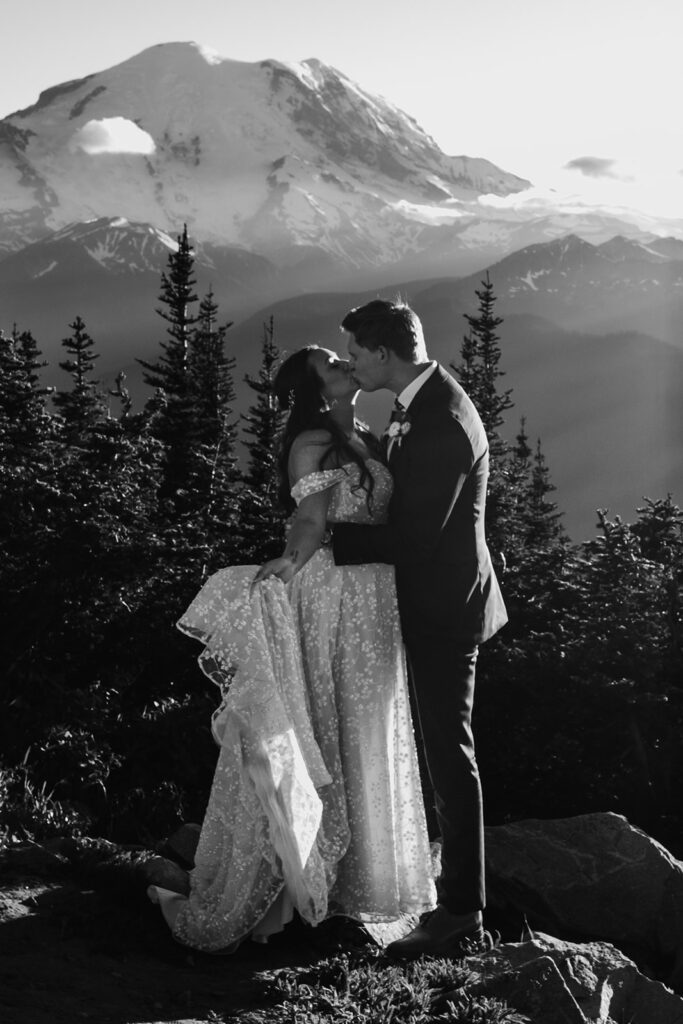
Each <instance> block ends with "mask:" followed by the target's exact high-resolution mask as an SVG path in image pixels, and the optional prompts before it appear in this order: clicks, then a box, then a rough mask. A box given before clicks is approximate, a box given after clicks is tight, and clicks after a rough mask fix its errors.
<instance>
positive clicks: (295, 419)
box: [273, 345, 378, 512]
mask: <svg viewBox="0 0 683 1024" xmlns="http://www.w3.org/2000/svg"><path fill="white" fill-rule="evenodd" d="M319 347H320V346H319V345H306V346H305V347H304V348H300V349H299V350H298V351H297V352H294V353H292V355H291V356H288V357H287V359H285V361H284V362H283V363H282V364H281V366H280V368H279V369H278V371H277V373H276V374H275V379H274V380H273V392H274V394H275V397H276V398H277V401H278V404H279V406H280V408H281V409H283V410H285V411H286V412H287V413H288V416H287V419H286V420H285V424H284V427H283V429H282V433H281V435H280V447H279V451H278V455H277V467H278V472H279V487H278V499H279V501H280V504H281V505H282V506H283V507H284V509H285V510H286V511H287V512H291V511H293V510H294V509H295V508H296V502H295V501H294V499H293V498H292V496H291V494H290V484H289V472H288V464H289V453H290V451H291V450H292V445H293V444H294V441H295V440H296V438H297V437H298V436H299V434H301V433H302V432H303V431H304V430H326V431H327V432H328V433H329V434H330V436H331V442H330V444H329V445H328V446H327V448H325V450H324V451H323V453H322V455H321V456H320V463H319V469H337V468H338V467H340V466H343V465H345V464H347V463H349V462H353V463H355V464H356V465H357V466H358V467H359V469H360V479H359V481H358V485H357V488H354V490H357V489H362V490H364V491H365V494H366V501H367V504H368V509H371V508H372V492H373V488H374V483H375V482H374V479H373V476H372V473H371V472H370V470H369V469H368V467H367V465H366V463H365V462H364V460H363V458H362V457H361V456H360V455H359V454H358V452H357V451H356V450H355V449H354V448H353V447H352V446H351V445H350V444H349V441H348V438H347V437H346V435H345V434H344V432H343V430H341V429H340V428H339V427H338V426H337V424H336V423H335V421H334V419H333V418H332V417H331V416H330V415H329V410H328V407H327V402H326V400H325V397H324V396H323V393H322V391H323V382H322V380H321V379H320V377H319V376H318V373H317V371H316V369H315V366H314V364H313V362H312V361H311V359H310V355H311V353H312V352H315V351H317V350H318V349H319ZM356 430H357V432H358V433H359V434H360V435H361V437H362V438H363V440H364V441H365V443H366V444H367V446H368V448H369V449H370V450H371V451H372V452H373V453H377V454H378V445H377V440H376V438H375V437H374V435H373V434H372V433H371V432H370V430H369V429H368V427H366V425H365V424H364V423H358V421H356Z"/></svg>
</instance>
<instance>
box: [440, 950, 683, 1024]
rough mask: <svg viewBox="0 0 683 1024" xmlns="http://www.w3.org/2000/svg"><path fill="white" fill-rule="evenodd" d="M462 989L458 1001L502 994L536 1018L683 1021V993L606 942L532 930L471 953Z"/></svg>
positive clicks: (555, 1023) (581, 1023) (567, 1023)
mask: <svg viewBox="0 0 683 1024" xmlns="http://www.w3.org/2000/svg"><path fill="white" fill-rule="evenodd" d="M467 967H468V971H469V974H468V978H467V982H466V987H465V988H464V989H456V990H455V991H454V992H449V993H446V994H445V995H444V996H441V997H440V999H439V1005H438V1006H437V1007H435V1008H436V1009H438V1008H440V1007H441V1005H442V1004H445V1003H446V1002H447V1001H450V1002H453V1003H454V1004H455V1006H456V1007H462V1008H464V1006H465V1005H466V1004H467V1002H468V1001H469V1000H471V998H472V997H473V996H476V995H486V996H489V997H492V996H495V997H497V998H499V999H504V1000H505V1001H506V1002H507V1003H508V1005H509V1006H511V1007H513V1008H514V1009H515V1010H517V1011H519V1012H520V1013H523V1014H528V1015H529V1017H530V1018H531V1020H533V1021H534V1024H621V1022H623V1021H643V1022H647V1024H682V1022H683V999H681V998H680V997H679V996H677V995H675V994H674V993H673V992H672V991H671V990H670V989H668V988H666V987H665V986H664V985H662V984H660V983H659V982H657V981H652V980H651V979H650V978H646V977H645V975H643V974H641V973H640V972H639V971H638V969H637V967H636V965H635V964H634V963H633V962H632V961H631V960H629V959H628V957H626V956H624V954H623V953H621V952H619V950H617V949H615V948H614V947H613V946H611V945H609V944H608V943H602V942H589V943H582V944H579V943H572V942H564V941H562V940H561V939H556V938H553V937H552V936H550V935H544V934H542V933H540V932H537V933H535V934H534V938H533V939H532V940H530V941H529V942H513V943H506V944H505V945H502V946H499V947H498V948H496V949H494V950H492V951H491V952H490V953H488V954H486V956H479V957H470V958H468V960H467Z"/></svg>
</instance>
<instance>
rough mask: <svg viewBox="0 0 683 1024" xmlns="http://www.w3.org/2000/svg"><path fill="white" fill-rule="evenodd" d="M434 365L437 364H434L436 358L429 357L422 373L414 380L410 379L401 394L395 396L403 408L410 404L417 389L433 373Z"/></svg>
mask: <svg viewBox="0 0 683 1024" xmlns="http://www.w3.org/2000/svg"><path fill="white" fill-rule="evenodd" d="M436 365H437V364H436V360H435V359H431V360H430V362H429V366H428V367H427V369H426V370H423V371H422V373H421V374H420V376H419V377H416V378H415V380H411V382H410V384H409V385H408V387H406V388H404V389H403V391H402V392H401V394H400V395H398V396H397V399H396V401H397V402H400V403H401V405H402V406H403V408H404V409H407V408H408V406H409V405H410V403H411V402H412V400H413V399H414V398H415V395H416V394H417V393H418V391H419V390H420V388H421V387H422V385H423V384H424V383H425V381H426V380H428V378H429V377H431V375H432V374H433V373H434V370H435V369H436Z"/></svg>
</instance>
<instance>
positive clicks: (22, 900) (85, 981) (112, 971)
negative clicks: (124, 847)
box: [0, 869, 328, 1024]
mask: <svg viewBox="0 0 683 1024" xmlns="http://www.w3.org/2000/svg"><path fill="white" fill-rule="evenodd" d="M50 874H52V872H50ZM41 875H42V877H41ZM111 881H112V880H111V879H110V880H109V884H107V885H104V886H103V885H101V884H98V882H97V880H88V879H85V880H83V879H82V878H73V877H69V875H68V874H66V873H65V874H64V875H63V876H62V877H59V878H55V877H51V878H48V877H45V872H44V871H41V872H40V874H32V875H28V876H27V874H26V870H25V869H23V870H21V871H19V870H14V869H10V870H5V871H4V872H3V877H2V879H1V880H0V1021H2V1024H74V1022H77V1021H88V1020H91V1021H96V1022H97V1024H143V1022H144V1024H150V1022H154V1024H161V1022H164V1024H166V1022H170V1021H173V1022H180V1021H182V1022H183V1024H198V1022H202V1024H209V1022H216V1024H218V1022H219V1021H223V1020H225V1019H229V1017H230V1016H232V1015H233V1014H234V1013H236V1012H238V1011H241V1010H244V1009H246V1008H249V1007H256V1006H262V1005H263V1001H264V996H265V994H266V989H267V986H268V981H269V979H272V977H273V976H274V972H276V971H277V969H279V968H282V967H287V966H295V965H302V964H311V963H314V962H315V961H316V960H320V959H321V957H324V956H326V955H328V953H327V952H326V951H323V950H321V949H316V948H314V947H312V946H311V945H309V944H308V943H307V941H306V940H305V939H304V938H303V937H302V936H301V935H296V936H295V935H289V936H288V937H287V939H286V941H285V939H284V936H280V937H278V938H277V939H275V940H273V941H272V943H271V944H270V945H268V946H257V945H255V944H254V943H247V944H245V945H244V947H242V949H240V950H239V951H238V952H237V953H236V954H235V955H233V956H231V957H216V956H209V955H202V954H198V953H194V952H191V951H189V950H187V949H185V948H183V947H181V946H179V945H178V944H177V943H175V942H174V941H173V939H172V938H171V936H170V933H169V932H168V929H167V928H166V926H165V925H164V923H163V921H162V918H161V914H160V913H159V910H158V908H156V907H154V906H152V905H151V904H150V903H149V902H148V901H147V898H146V896H145V893H144V888H143V887H142V885H134V886H133V887H131V888H130V889H127V888H126V887H124V885H114V884H111Z"/></svg>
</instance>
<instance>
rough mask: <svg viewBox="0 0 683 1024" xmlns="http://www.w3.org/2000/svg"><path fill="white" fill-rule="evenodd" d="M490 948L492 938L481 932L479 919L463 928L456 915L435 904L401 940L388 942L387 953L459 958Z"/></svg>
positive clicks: (397, 957)
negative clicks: (434, 907)
mask: <svg viewBox="0 0 683 1024" xmlns="http://www.w3.org/2000/svg"><path fill="white" fill-rule="evenodd" d="M492 948H493V939H492V938H491V935H490V933H489V932H485V931H484V929H483V927H482V925H481V921H480V920H477V921H476V922H475V923H473V924H467V925H465V927H463V919H462V917H460V916H456V915H454V914H451V913H449V912H448V911H447V910H446V908H445V907H442V906H438V907H437V908H436V910H430V911H429V913H427V914H424V915H423V917H422V918H421V920H420V923H419V924H418V925H417V927H415V928H413V930H412V931H411V932H408V934H407V935H406V936H405V938H403V939H397V940H396V942H391V943H390V944H389V945H388V946H387V948H386V954H387V956H390V957H392V958H393V959H395V960H415V959H416V958H417V957H419V956H444V957H452V958H453V959H459V958H461V957H465V956H474V955H475V954H476V953H486V952H487V951H488V950H490V949H492Z"/></svg>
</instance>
